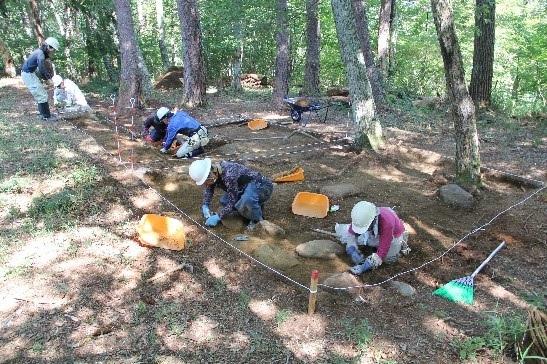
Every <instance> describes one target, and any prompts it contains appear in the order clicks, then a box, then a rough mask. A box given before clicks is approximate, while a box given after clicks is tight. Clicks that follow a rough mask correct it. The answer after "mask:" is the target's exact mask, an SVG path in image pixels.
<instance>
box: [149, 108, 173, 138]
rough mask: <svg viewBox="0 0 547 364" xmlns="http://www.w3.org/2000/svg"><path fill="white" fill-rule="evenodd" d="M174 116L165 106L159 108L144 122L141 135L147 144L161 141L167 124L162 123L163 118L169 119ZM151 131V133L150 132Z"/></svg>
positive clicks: (165, 132)
mask: <svg viewBox="0 0 547 364" xmlns="http://www.w3.org/2000/svg"><path fill="white" fill-rule="evenodd" d="M173 115H174V114H173V113H172V112H171V111H170V110H169V109H168V108H167V107H165V106H162V107H160V108H159V109H158V110H156V112H154V113H153V114H152V115H150V116H149V117H147V118H146V119H145V120H144V124H143V128H142V135H143V138H144V140H145V141H147V142H160V141H163V139H164V138H165V135H166V134H167V124H165V123H164V122H163V120H164V119H165V118H171V117H172V116H173ZM150 129H152V131H150Z"/></svg>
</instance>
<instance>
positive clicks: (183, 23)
mask: <svg viewBox="0 0 547 364" xmlns="http://www.w3.org/2000/svg"><path fill="white" fill-rule="evenodd" d="M177 6H178V13H179V19H180V27H181V34H182V48H183V49H184V54H183V59H184V95H183V96H182V104H183V105H184V106H186V107H189V108H192V107H196V106H200V105H201V104H202V103H203V102H204V101H205V91H206V84H205V68H204V67H205V66H204V63H203V49H202V42H201V27H200V21H199V12H198V4H197V0H177Z"/></svg>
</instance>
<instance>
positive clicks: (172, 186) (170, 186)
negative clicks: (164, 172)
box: [163, 182, 180, 192]
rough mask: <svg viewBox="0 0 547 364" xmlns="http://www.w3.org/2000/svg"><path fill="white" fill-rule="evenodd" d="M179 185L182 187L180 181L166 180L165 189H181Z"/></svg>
mask: <svg viewBox="0 0 547 364" xmlns="http://www.w3.org/2000/svg"><path fill="white" fill-rule="evenodd" d="M179 187H180V183H175V182H166V183H165V185H164V186H163V189H164V190H166V191H167V192H175V191H177V190H178V189H179Z"/></svg>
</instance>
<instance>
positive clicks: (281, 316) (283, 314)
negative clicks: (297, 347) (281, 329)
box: [275, 309, 291, 326]
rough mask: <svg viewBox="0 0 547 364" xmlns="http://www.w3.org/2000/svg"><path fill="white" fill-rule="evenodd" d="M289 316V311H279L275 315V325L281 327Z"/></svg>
mask: <svg viewBox="0 0 547 364" xmlns="http://www.w3.org/2000/svg"><path fill="white" fill-rule="evenodd" d="M290 316H291V311H290V310H287V309H281V310H279V311H277V313H276V314H275V323H276V324H277V326H279V325H281V324H282V323H283V322H285V321H287V320H288V319H289V317H290Z"/></svg>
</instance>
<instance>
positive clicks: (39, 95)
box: [21, 37, 60, 121]
mask: <svg viewBox="0 0 547 364" xmlns="http://www.w3.org/2000/svg"><path fill="white" fill-rule="evenodd" d="M59 48H60V47H59V42H58V41H57V39H55V38H53V37H49V38H47V39H46V40H45V41H44V42H43V43H42V45H41V46H40V48H38V49H36V50H35V51H34V52H32V53H31V54H30V56H28V58H27V60H26V61H25V63H23V66H22V67H21V78H22V79H23V82H24V83H25V86H27V88H28V89H29V91H30V93H31V94H32V97H34V100H35V101H36V103H37V104H38V111H39V112H40V115H41V116H42V119H44V120H47V121H55V120H56V117H54V116H52V115H51V113H50V111H49V103H48V95H47V91H46V89H45V88H44V85H42V82H41V81H40V78H41V79H44V80H50V79H51V78H52V77H53V75H54V71H53V67H52V66H51V56H52V54H53V52H54V51H57V50H59ZM48 63H49V66H48Z"/></svg>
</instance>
